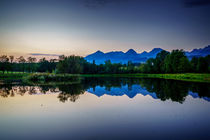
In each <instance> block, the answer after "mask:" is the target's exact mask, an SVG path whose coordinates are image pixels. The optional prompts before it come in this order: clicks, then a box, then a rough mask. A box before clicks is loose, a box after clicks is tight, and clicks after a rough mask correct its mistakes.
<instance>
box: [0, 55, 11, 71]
mask: <svg viewBox="0 0 210 140" xmlns="http://www.w3.org/2000/svg"><path fill="white" fill-rule="evenodd" d="M0 70H1V71H3V74H4V73H5V71H8V70H9V58H8V57H7V56H6V55H2V56H0Z"/></svg>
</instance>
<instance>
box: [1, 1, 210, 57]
mask: <svg viewBox="0 0 210 140" xmlns="http://www.w3.org/2000/svg"><path fill="white" fill-rule="evenodd" d="M209 9H210V2H209V0H200V1H198V0H1V1H0V55H2V54H7V55H17V56H18V55H28V54H30V53H44V54H58V55H59V54H65V55H71V54H75V55H81V56H86V55H88V54H90V53H93V52H95V51H97V50H101V51H104V52H108V51H127V50H128V49H130V48H133V49H134V50H136V51H137V52H139V53H140V52H142V51H150V50H151V49H152V48H162V49H165V50H168V51H170V50H173V49H184V50H192V49H194V48H202V47H205V46H207V45H209V44H210V26H209V23H210V16H209V15H210V10H209Z"/></svg>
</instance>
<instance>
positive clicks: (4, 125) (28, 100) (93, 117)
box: [0, 78, 210, 140]
mask: <svg viewBox="0 0 210 140" xmlns="http://www.w3.org/2000/svg"><path fill="white" fill-rule="evenodd" d="M209 108H210V84H207V83H190V82H180V81H173V80H160V79H137V78H130V79H129V78H85V79H82V80H81V82H80V83H76V84H59V83H57V84H51V85H43V84H42V85H36V84H23V83H20V82H12V83H10V82H9V83H2V84H1V85H0V139H1V140H4V139H73V140H74V139H91V140H94V139H100V140H101V139H129V140H131V139H132V140H133V139H185V140H186V139H190V140H193V139H196V140H197V139H210V133H209V132H210V109H209Z"/></svg>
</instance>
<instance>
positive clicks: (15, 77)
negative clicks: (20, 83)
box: [0, 72, 29, 80]
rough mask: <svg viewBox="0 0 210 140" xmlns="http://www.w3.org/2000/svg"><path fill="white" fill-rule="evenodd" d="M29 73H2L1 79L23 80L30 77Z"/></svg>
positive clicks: (0, 74)
mask: <svg viewBox="0 0 210 140" xmlns="http://www.w3.org/2000/svg"><path fill="white" fill-rule="evenodd" d="M28 75H29V73H22V72H14V73H11V72H10V73H4V74H3V73H1V72H0V79H1V80H22V79H23V78H24V77H26V76H28Z"/></svg>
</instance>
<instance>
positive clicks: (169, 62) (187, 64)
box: [0, 50, 210, 74]
mask: <svg viewBox="0 0 210 140" xmlns="http://www.w3.org/2000/svg"><path fill="white" fill-rule="evenodd" d="M0 71H3V73H4V72H6V71H14V72H49V73H52V72H53V73H70V74H124V73H125V74H128V73H186V72H195V73H209V72H210V55H208V56H206V57H198V58H197V57H193V58H192V59H191V60H189V59H188V58H187V57H186V56H185V53H184V51H183V50H173V51H172V52H171V53H169V52H167V51H161V52H160V53H158V54H157V56H156V58H150V59H148V60H147V61H146V63H142V64H140V63H132V62H131V61H129V62H128V63H127V64H121V63H111V61H110V60H107V61H105V63H104V64H100V65H96V64H95V61H93V62H92V63H89V62H87V61H86V60H85V59H84V58H83V57H80V56H74V55H72V56H64V55H62V56H59V58H58V59H51V60H46V59H45V58H42V59H40V60H39V61H38V62H37V60H36V58H32V57H28V58H27V60H26V59H25V58H24V57H22V56H21V57H19V58H17V59H16V61H15V62H14V57H13V56H9V57H7V56H6V55H3V56H0Z"/></svg>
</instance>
